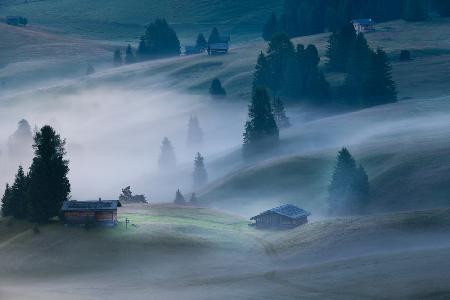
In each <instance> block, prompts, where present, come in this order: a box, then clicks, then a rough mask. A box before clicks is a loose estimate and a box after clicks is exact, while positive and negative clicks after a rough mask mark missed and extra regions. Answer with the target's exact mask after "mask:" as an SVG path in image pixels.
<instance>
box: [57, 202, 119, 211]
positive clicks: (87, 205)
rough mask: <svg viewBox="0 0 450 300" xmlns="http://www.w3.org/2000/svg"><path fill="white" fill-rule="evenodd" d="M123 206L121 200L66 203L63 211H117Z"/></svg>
mask: <svg viewBox="0 0 450 300" xmlns="http://www.w3.org/2000/svg"><path fill="white" fill-rule="evenodd" d="M121 206H122V204H121V203H120V202H119V200H101V201H99V200H96V201H76V200H72V201H64V203H63V206H62V208H61V211H81V210H82V211H86V210H92V211H101V210H116V209H117V207H121Z"/></svg>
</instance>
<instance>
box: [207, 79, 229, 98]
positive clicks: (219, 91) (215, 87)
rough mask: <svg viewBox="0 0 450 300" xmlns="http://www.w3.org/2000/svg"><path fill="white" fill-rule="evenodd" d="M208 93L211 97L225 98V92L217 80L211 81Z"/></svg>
mask: <svg viewBox="0 0 450 300" xmlns="http://www.w3.org/2000/svg"><path fill="white" fill-rule="evenodd" d="M209 93H210V94H211V95H212V96H225V95H226V94H227V92H226V91H225V89H224V88H223V86H222V83H221V82H220V80H219V78H214V79H213V81H211V86H210V87H209Z"/></svg>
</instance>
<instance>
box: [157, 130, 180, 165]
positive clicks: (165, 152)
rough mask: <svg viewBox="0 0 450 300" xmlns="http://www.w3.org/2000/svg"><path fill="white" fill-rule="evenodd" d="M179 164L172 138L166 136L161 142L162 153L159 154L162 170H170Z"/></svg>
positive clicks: (159, 163)
mask: <svg viewBox="0 0 450 300" xmlns="http://www.w3.org/2000/svg"><path fill="white" fill-rule="evenodd" d="M176 164H177V159H176V157H175V151H174V149H173V146H172V143H171V142H170V140H169V139H168V138H167V137H165V138H164V139H163V140H162V143H161V154H160V155H159V160H158V165H159V169H160V170H161V171H170V170H172V169H173V168H174V167H175V166H176Z"/></svg>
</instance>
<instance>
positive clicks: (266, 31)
mask: <svg viewBox="0 0 450 300" xmlns="http://www.w3.org/2000/svg"><path fill="white" fill-rule="evenodd" d="M276 32H278V20H277V16H276V15H275V13H274V12H272V14H271V15H270V17H269V19H268V20H267V21H266V23H265V24H264V27H263V33H262V36H263V39H264V40H265V41H270V40H271V39H272V37H273V35H274V34H275V33H276Z"/></svg>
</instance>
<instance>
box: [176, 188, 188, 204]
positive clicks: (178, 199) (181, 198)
mask: <svg viewBox="0 0 450 300" xmlns="http://www.w3.org/2000/svg"><path fill="white" fill-rule="evenodd" d="M173 203H174V204H175V205H186V200H185V199H184V196H183V194H182V193H181V192H180V190H179V189H178V190H177V192H176V193H175V199H174V200H173Z"/></svg>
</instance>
